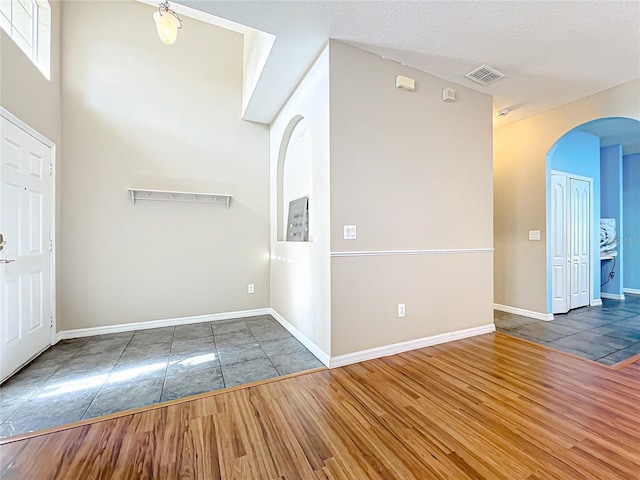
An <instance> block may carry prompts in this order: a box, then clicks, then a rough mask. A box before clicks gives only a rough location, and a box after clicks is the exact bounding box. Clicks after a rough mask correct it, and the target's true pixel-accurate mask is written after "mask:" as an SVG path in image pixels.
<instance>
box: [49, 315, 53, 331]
mask: <svg viewBox="0 0 640 480" xmlns="http://www.w3.org/2000/svg"><path fill="white" fill-rule="evenodd" d="M49 328H53V315H51V316H50V317H49Z"/></svg>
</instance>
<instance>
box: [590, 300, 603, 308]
mask: <svg viewBox="0 0 640 480" xmlns="http://www.w3.org/2000/svg"><path fill="white" fill-rule="evenodd" d="M591 306H592V307H601V306H602V299H601V298H596V299H594V300H592V301H591Z"/></svg>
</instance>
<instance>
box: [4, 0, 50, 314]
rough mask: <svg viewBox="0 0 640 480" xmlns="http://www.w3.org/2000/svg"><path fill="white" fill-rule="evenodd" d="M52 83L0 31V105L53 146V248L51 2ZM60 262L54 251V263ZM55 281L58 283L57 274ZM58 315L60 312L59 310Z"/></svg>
mask: <svg viewBox="0 0 640 480" xmlns="http://www.w3.org/2000/svg"><path fill="white" fill-rule="evenodd" d="M49 3H50V5H51V75H50V78H51V80H47V79H46V78H45V77H44V75H43V74H42V73H41V72H40V70H38V67H36V66H35V65H34V64H33V63H32V62H31V60H29V59H28V58H27V56H26V55H25V54H24V53H23V52H22V50H20V48H19V47H18V46H17V45H16V44H15V43H14V42H13V40H11V38H10V37H9V36H7V34H6V33H5V32H4V31H3V30H0V105H2V107H4V108H5V109H6V110H8V111H9V112H11V113H12V114H13V115H15V116H16V117H18V118H19V119H20V120H22V121H23V122H25V123H26V124H28V125H29V126H31V127H32V128H34V129H35V130H37V131H38V132H39V133H41V134H42V135H44V136H45V137H47V138H48V139H49V140H51V141H52V142H53V143H55V144H56V196H57V199H56V239H55V240H56V244H57V245H59V244H60V202H59V199H60V185H61V178H62V170H63V168H62V167H63V162H62V130H61V118H60V30H61V28H60V26H61V7H60V2H57V1H51V2H49ZM62 261H63V258H62V255H61V251H60V249H58V250H57V251H56V263H57V264H58V265H60V264H61V263H62ZM57 273H58V275H57V278H58V279H60V274H59V271H58V272H57ZM58 311H59V309H58Z"/></svg>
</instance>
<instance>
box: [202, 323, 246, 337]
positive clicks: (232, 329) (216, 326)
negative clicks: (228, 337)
mask: <svg viewBox="0 0 640 480" xmlns="http://www.w3.org/2000/svg"><path fill="white" fill-rule="evenodd" d="M211 328H212V329H213V333H214V334H215V335H225V334H228V333H236V332H247V333H251V332H250V330H249V328H248V327H247V325H246V323H245V322H244V321H243V320H225V321H218V322H212V323H211Z"/></svg>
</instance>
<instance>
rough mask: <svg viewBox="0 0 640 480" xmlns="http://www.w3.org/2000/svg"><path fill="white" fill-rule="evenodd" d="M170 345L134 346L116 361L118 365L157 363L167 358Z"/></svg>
mask: <svg viewBox="0 0 640 480" xmlns="http://www.w3.org/2000/svg"><path fill="white" fill-rule="evenodd" d="M170 352H171V345H169V344H165V343H162V344H155V345H134V346H131V345H130V346H129V347H127V349H126V350H125V351H124V353H123V354H122V356H121V357H120V358H119V359H118V364H125V365H130V364H135V363H138V362H142V361H145V362H157V361H162V360H163V359H164V360H166V359H168V358H169V353H170Z"/></svg>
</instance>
